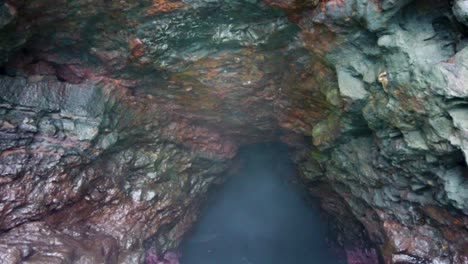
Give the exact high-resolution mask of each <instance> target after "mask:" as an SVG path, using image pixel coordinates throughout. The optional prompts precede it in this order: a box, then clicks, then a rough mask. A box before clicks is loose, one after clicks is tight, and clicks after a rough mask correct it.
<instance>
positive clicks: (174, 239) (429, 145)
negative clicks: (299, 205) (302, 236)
mask: <svg viewBox="0 0 468 264" xmlns="http://www.w3.org/2000/svg"><path fill="white" fill-rule="evenodd" d="M465 2H466V1H454V3H453V4H451V3H449V2H448V1H447V2H446V1H436V0H434V1H429V2H428V1H411V0H403V1H386V0H382V1H361V0H349V1H340V0H336V1H283V0H265V1H264V2H261V1H226V2H225V3H224V2H223V3H219V2H212V1H165V0H152V1H149V0H147V1H133V0H124V1H119V3H117V2H113V1H99V2H93V3H90V2H89V1H85V0H78V1H62V0H53V1H50V0H47V1H45V0H33V1H7V2H4V3H2V4H0V54H1V55H0V64H1V65H2V66H1V67H0V73H1V78H0V117H1V118H0V160H1V162H0V216H1V217H0V219H1V220H0V249H2V250H0V259H6V260H8V261H9V262H8V263H16V262H20V261H29V262H30V263H44V262H47V263H64V262H65V263H67V262H76V263H105V262H107V263H116V262H118V263H141V262H144V261H145V260H146V261H148V259H153V260H154V262H156V261H161V258H165V257H164V256H165V254H166V255H167V254H169V253H166V251H170V250H173V249H176V248H177V246H178V243H179V242H180V240H181V239H182V237H183V234H184V233H185V231H186V230H187V229H188V228H189V227H190V226H191V223H192V222H193V221H195V220H196V215H197V212H198V207H199V206H200V204H201V203H202V202H203V199H204V196H205V193H206V192H207V190H208V188H209V187H210V186H211V184H212V183H213V182H216V181H221V180H222V177H221V176H220V175H221V174H222V172H223V171H225V170H226V169H227V168H228V167H229V164H230V161H231V160H232V159H233V157H234V156H235V154H236V152H237V149H238V147H239V146H241V145H243V144H250V143H256V142H265V141H282V142H284V143H286V144H288V145H289V146H290V147H291V148H292V149H294V150H295V155H294V157H293V159H294V160H295V161H296V163H297V164H298V168H299V170H300V171H301V173H302V176H303V179H304V182H305V183H306V184H308V185H309V186H310V187H311V192H312V193H313V194H314V195H317V196H319V197H322V198H324V199H323V204H324V208H325V209H326V210H328V211H329V212H330V213H331V214H332V215H335V216H337V217H338V219H337V223H338V225H339V226H341V231H342V232H343V239H341V240H342V243H343V244H344V245H345V246H346V247H349V248H350V250H349V251H348V252H349V254H350V256H359V255H362V254H361V253H362V252H359V250H360V248H362V247H365V246H367V242H369V241H371V242H372V243H374V244H375V245H376V247H377V248H378V249H379V251H380V254H381V255H382V256H383V259H384V261H385V262H388V263H391V262H394V263H401V262H403V263H425V262H427V263H431V262H432V263H465V262H467V261H468V259H467V258H468V256H466V253H465V252H466V248H467V245H468V242H467V238H468V234H467V231H466V225H467V221H468V218H467V210H468V209H467V208H468V192H467V191H466V189H467V184H468V183H467V177H468V172H467V165H466V164H467V160H468V121H467V120H468V119H467V116H468V107H467V103H468V102H467V97H468V88H467V85H466V83H467V82H468V80H467V77H466V76H468V50H467V48H466V36H467V35H466V32H467V31H466V30H467V28H466V26H467V25H466V23H467V22H466V7H465V6H466V4H465ZM52 6H53V8H52ZM339 218H343V219H350V220H349V221H343V220H340V219H339ZM343 226H345V227H348V228H344V227H343ZM45 237H49V238H50V239H45ZM356 237H359V239H354V241H353V238H356ZM52 238H53V239H52ZM90 241H92V243H91V242H90ZM90 243H91V244H90ZM3 249H4V250H3ZM371 251H372V250H371ZM145 252H147V253H145ZM372 252H374V251H372ZM169 255H171V256H172V253H170V254H169ZM364 255H365V254H364ZM158 256H159V257H158ZM161 256H163V257H161ZM356 258H358V257H356ZM153 260H152V261H153ZM168 261H169V260H168ZM171 261H172V259H171Z"/></svg>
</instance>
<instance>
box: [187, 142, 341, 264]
mask: <svg viewBox="0 0 468 264" xmlns="http://www.w3.org/2000/svg"><path fill="white" fill-rule="evenodd" d="M239 155H240V156H239V159H240V160H241V164H242V166H241V168H240V169H239V170H238V171H237V172H235V173H234V174H233V175H230V176H229V178H228V180H227V181H226V182H225V183H224V184H222V185H220V186H218V187H215V188H216V190H215V191H214V192H213V193H212V194H211V196H210V199H209V201H208V202H207V205H206V206H205V208H204V210H202V212H201V216H200V218H199V219H198V222H197V223H196V224H195V227H194V229H193V231H192V232H191V233H190V234H189V235H188V236H187V237H186V239H185V240H184V242H183V244H182V245H181V263H182V264H221V263H222V264H248V263H251V264H276V263H277V264H280V263H281V264H285V263H287V264H306V263H308V264H311V263H320V264H322V263H323V264H326V263H346V261H345V259H344V258H343V257H342V256H340V255H339V254H336V251H335V250H334V249H333V248H332V247H330V245H329V243H327V237H329V236H330V233H329V232H328V231H327V230H328V228H327V223H326V221H325V218H324V217H322V216H321V215H320V211H319V209H318V206H317V203H316V201H315V202H314V201H313V200H311V199H310V198H306V197H307V196H306V195H305V194H306V193H305V190H304V186H301V185H299V184H297V183H296V182H297V177H296V174H295V173H296V171H295V169H294V165H293V164H292V162H291V161H290V158H289V156H288V151H287V148H286V147H285V146H282V145H276V144H264V145H256V146H250V147H246V148H244V149H243V150H241V152H240V154H239Z"/></svg>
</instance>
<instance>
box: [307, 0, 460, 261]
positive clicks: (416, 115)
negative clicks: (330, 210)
mask: <svg viewBox="0 0 468 264" xmlns="http://www.w3.org/2000/svg"><path fill="white" fill-rule="evenodd" d="M461 2H463V1H460V2H459V3H457V4H458V7H457V6H454V10H458V9H457V8H459V7H460V5H459V4H460V3H461ZM301 16H302V17H301V20H300V21H299V24H300V25H301V28H303V34H304V40H305V42H306V46H307V47H309V49H310V50H311V51H312V52H313V53H316V54H323V57H322V58H323V59H324V60H325V61H326V62H327V64H329V65H333V67H334V68H335V69H336V72H337V78H338V80H337V83H336V86H335V87H336V88H335V89H337V92H336V93H338V94H339V95H340V97H341V99H342V100H341V101H340V104H339V105H337V107H336V108H335V111H332V112H333V113H332V114H331V115H329V116H328V117H327V118H326V119H325V120H323V121H321V122H320V123H319V124H318V125H316V126H315V127H314V129H313V133H312V135H313V142H314V145H315V147H316V149H315V150H314V151H313V154H312V160H308V161H307V159H305V158H302V160H303V161H304V162H305V163H306V164H308V165H303V166H304V167H306V168H307V169H306V170H303V171H304V172H305V177H306V178H309V180H313V181H316V180H322V181H327V182H329V183H331V184H332V185H333V188H334V189H335V191H336V193H338V194H339V195H340V196H342V197H343V199H344V200H345V201H346V203H347V204H348V206H349V207H350V208H351V211H352V212H353V213H354V215H355V216H356V217H357V218H358V219H359V220H360V222H361V223H362V224H364V226H365V227H366V229H367V231H368V233H369V235H370V238H371V239H372V240H373V241H375V242H377V243H382V246H381V251H382V254H383V257H384V259H385V261H386V262H404V263H466V262H468V256H467V255H466V252H467V248H468V241H467V240H468V233H467V231H466V227H467V221H468V218H467V213H468V211H467V210H468V207H467V205H468V191H467V187H468V181H467V177H468V169H467V165H466V163H467V160H468V153H467V147H466V140H467V136H468V134H467V133H466V131H467V129H466V125H467V121H468V105H467V103H468V101H467V97H468V94H467V92H468V86H467V83H468V82H467V81H466V79H465V78H466V76H468V75H467V73H468V67H467V61H468V57H467V54H468V48H467V47H466V40H465V39H464V38H465V37H466V32H467V31H466V28H464V27H463V25H460V24H458V23H457V21H456V20H455V18H454V16H453V15H452V9H451V7H450V5H449V4H448V3H447V2H444V1H430V2H428V1H414V2H410V1H382V2H375V1H369V2H366V1H328V2H325V3H322V4H321V6H320V8H317V9H315V10H313V11H305V12H304V13H302V14H301ZM456 17H457V18H458V19H460V12H458V14H456ZM460 21H461V20H460ZM324 37H328V42H327V43H319V44H318V41H320V40H318V39H323V38H324ZM384 72H386V79H387V80H383V79H380V83H379V82H378V80H379V75H380V74H382V73H384ZM381 76H382V75H381ZM330 92H331V91H330ZM317 168H321V169H322V171H323V174H318V173H316V169H317Z"/></svg>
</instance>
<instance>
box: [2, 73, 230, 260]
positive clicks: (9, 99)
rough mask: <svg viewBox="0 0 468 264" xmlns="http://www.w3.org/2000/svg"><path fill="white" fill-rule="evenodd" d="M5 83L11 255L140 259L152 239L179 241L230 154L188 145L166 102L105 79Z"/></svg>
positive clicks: (6, 217)
mask: <svg viewBox="0 0 468 264" xmlns="http://www.w3.org/2000/svg"><path fill="white" fill-rule="evenodd" d="M0 91H1V92H0V94H1V96H0V98H1V100H2V105H1V113H2V121H1V122H0V125H1V128H0V133H1V136H2V140H1V148H2V149H1V151H2V152H1V156H0V159H1V162H0V175H1V185H0V192H1V193H2V198H1V207H0V215H1V220H2V221H1V225H0V230H1V231H2V235H1V236H0V248H1V250H0V252H1V253H0V259H2V261H6V262H5V263H19V262H21V261H27V262H30V263H70V262H76V263H140V262H143V260H144V252H145V245H144V243H145V242H148V241H153V240H154V241H153V242H152V244H154V245H153V246H155V247H157V248H158V250H160V251H162V252H163V251H165V250H168V249H173V248H175V247H176V246H177V243H178V242H179V241H180V239H181V236H182V234H183V233H184V232H185V231H186V229H187V228H188V227H189V226H190V225H191V223H192V222H193V221H194V220H195V216H196V212H197V208H198V206H199V204H200V202H201V200H202V199H201V198H202V195H203V194H204V193H205V192H206V191H207V188H208V186H209V185H210V183H211V182H213V181H215V180H216V179H217V178H216V176H217V175H218V174H219V173H220V172H222V171H224V170H225V169H226V165H227V163H226V161H227V157H226V156H223V155H220V154H216V153H213V152H211V153H202V151H198V152H197V151H196V150H193V151H190V150H189V149H186V148H183V147H181V146H180V145H179V144H178V143H177V142H174V140H171V135H170V134H169V133H168V132H165V131H163V130H162V129H161V127H162V125H163V124H164V123H165V122H168V120H165V118H164V117H163V116H161V114H163V113H161V112H159V109H157V108H156V107H154V106H153V107H152V106H151V105H144V104H145V103H146V104H149V102H143V101H141V100H139V101H138V104H136V102H135V101H133V100H134V99H132V97H131V96H130V95H129V94H128V92H127V91H125V89H122V88H119V87H116V86H115V85H113V84H112V83H108V82H107V80H104V79H103V80H100V81H99V82H97V81H96V82H94V81H86V82H83V83H81V84H68V83H63V82H58V81H57V80H53V79H48V78H44V79H42V80H31V78H30V79H29V80H27V79H25V78H19V77H15V78H12V77H2V78H1V79H0ZM151 108H153V110H154V111H152V110H150V109H151ZM166 125H167V126H169V124H166ZM182 133H183V131H182ZM192 135H196V133H192ZM203 136H207V135H203Z"/></svg>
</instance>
